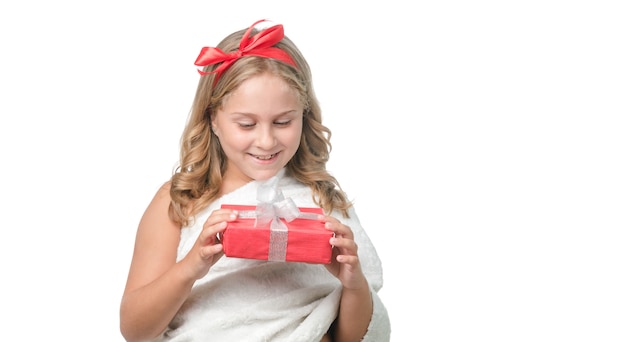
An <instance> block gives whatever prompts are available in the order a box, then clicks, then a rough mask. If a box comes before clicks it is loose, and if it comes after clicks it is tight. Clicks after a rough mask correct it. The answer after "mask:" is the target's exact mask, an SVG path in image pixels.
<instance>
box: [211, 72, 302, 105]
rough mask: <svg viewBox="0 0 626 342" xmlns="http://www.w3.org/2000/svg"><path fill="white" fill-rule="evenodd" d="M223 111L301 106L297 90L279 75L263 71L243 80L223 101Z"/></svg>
mask: <svg viewBox="0 0 626 342" xmlns="http://www.w3.org/2000/svg"><path fill="white" fill-rule="evenodd" d="M221 107H222V109H223V110H225V111H231V110H234V111H243V112H247V111H257V110H263V109H267V110H293V109H298V108H300V107H302V101H301V99H300V96H299V94H298V91H297V90H296V89H294V88H293V87H291V86H290V85H289V83H287V82H286V81H285V80H283V79H282V78H280V77H279V76H276V75H273V74H269V73H264V74H260V75H255V76H253V77H250V78H248V79H247V80H245V81H243V82H242V83H241V84H240V85H239V86H238V87H237V88H236V89H234V90H233V91H232V92H231V93H230V94H228V95H227V96H226V97H225V98H224V100H223V102H222V106H221Z"/></svg>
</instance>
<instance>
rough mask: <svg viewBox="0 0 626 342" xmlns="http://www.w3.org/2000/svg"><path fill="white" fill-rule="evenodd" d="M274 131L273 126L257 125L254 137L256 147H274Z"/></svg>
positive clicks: (269, 148)
mask: <svg viewBox="0 0 626 342" xmlns="http://www.w3.org/2000/svg"><path fill="white" fill-rule="evenodd" d="M275 133H276V132H274V128H273V127H271V126H269V127H267V126H265V127H259V129H258V130H257V137H256V144H257V147H259V148H260V149H263V150H271V149H272V148H274V147H275V146H276V143H277V140H276V135H275Z"/></svg>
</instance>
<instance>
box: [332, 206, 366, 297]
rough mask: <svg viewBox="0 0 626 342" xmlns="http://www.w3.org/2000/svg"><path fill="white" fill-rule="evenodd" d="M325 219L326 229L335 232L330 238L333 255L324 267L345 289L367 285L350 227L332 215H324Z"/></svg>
mask: <svg viewBox="0 0 626 342" xmlns="http://www.w3.org/2000/svg"><path fill="white" fill-rule="evenodd" d="M325 221H326V223H325V227H326V229H328V230H331V231H333V232H334V233H335V236H334V237H332V238H331V239H330V244H331V245H333V246H334V247H333V256H332V259H331V263H330V264H328V265H325V266H326V269H327V270H328V271H329V272H330V273H332V274H333V275H334V276H335V277H337V279H339V281H341V284H342V285H343V287H344V288H345V289H355V290H357V289H361V288H363V287H367V286H368V284H367V279H366V278H365V275H364V274H363V271H362V269H361V262H360V261H359V256H358V253H357V251H358V246H357V244H356V242H355V241H354V234H353V233H352V229H350V227H348V226H346V225H345V224H343V223H341V222H340V221H339V220H337V219H336V218H334V217H332V216H326V217H325Z"/></svg>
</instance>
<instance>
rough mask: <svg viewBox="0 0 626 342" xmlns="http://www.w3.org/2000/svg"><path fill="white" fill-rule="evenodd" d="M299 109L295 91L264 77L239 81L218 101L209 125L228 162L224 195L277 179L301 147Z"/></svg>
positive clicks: (271, 77)
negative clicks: (218, 103)
mask: <svg viewBox="0 0 626 342" xmlns="http://www.w3.org/2000/svg"><path fill="white" fill-rule="evenodd" d="M303 111H304V108H303V106H302V104H301V103H300V101H299V100H298V96H297V94H296V91H295V90H293V89H291V88H290V87H289V85H288V84H287V83H286V82H285V81H283V80H282V79H280V78H279V77H277V76H274V75H271V74H268V73H265V74H261V75H258V76H254V77H252V78H250V79H248V80H246V81H245V82H243V83H242V84H241V85H240V86H239V87H238V88H237V89H236V90H235V91H233V92H232V93H231V94H230V95H229V96H228V97H227V98H226V100H225V101H224V102H223V105H222V108H220V109H219V110H218V111H217V112H216V113H215V115H214V117H213V120H212V126H213V130H214V132H215V134H216V135H217V137H218V139H219V141H220V144H221V145H222V149H223V150H224V153H225V154H226V157H227V159H228V160H227V167H226V173H225V175H224V185H225V187H226V189H224V190H225V191H226V192H229V191H232V190H234V189H235V188H237V187H239V186H241V185H244V184H245V183H248V182H250V181H251V180H265V179H268V178H271V177H272V176H274V175H276V173H278V171H280V170H281V169H282V168H283V167H285V165H287V162H288V161H289V160H290V159H291V157H293V155H294V154H295V153H296V151H297V150H298V147H299V146H300V137H301V135H302V114H303Z"/></svg>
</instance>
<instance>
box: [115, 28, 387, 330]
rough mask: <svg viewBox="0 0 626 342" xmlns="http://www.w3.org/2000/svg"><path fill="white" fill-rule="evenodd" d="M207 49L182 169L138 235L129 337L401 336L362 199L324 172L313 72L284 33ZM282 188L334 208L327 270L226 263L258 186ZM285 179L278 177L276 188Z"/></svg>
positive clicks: (244, 37) (302, 200)
mask: <svg viewBox="0 0 626 342" xmlns="http://www.w3.org/2000/svg"><path fill="white" fill-rule="evenodd" d="M262 21H263V20H260V21H257V22H256V23H254V24H253V25H252V26H250V28H248V29H247V30H241V31H238V32H235V33H233V34H231V35H229V36H228V37H226V38H225V39H224V40H223V41H222V42H221V43H220V44H219V45H218V46H217V48H212V47H207V48H203V49H202V51H201V53H200V55H199V56H198V58H197V60H196V65H198V66H203V67H204V69H203V71H200V73H201V75H202V76H201V79H200V81H199V84H198V88H197V92H196V96H195V99H194V103H193V107H192V110H191V113H190V117H189V119H188V122H187V125H186V127H185V129H184V132H183V135H182V139H181V153H180V165H179V167H178V168H177V169H176V171H175V172H174V174H173V175H172V177H171V179H169V180H168V181H167V182H166V183H165V184H164V185H163V186H162V187H161V188H160V189H159V190H158V191H157V193H156V195H155V196H154V198H153V200H152V201H151V203H150V204H149V205H148V207H147V209H146V211H145V213H144V215H143V217H142V219H141V221H140V223H139V227H138V229H137V235H136V241H135V248H134V253H133V258H132V262H131V265H130V270H129V273H128V279H127V283H126V287H125V290H124V294H123V298H122V302H121V307H120V329H121V333H122V335H123V336H124V338H125V339H126V340H127V341H146V340H150V341H200V340H201V341H227V342H233V341H235V342H240V341H289V342H294V341H306V342H310V341H375V342H384V341H388V340H389V336H390V324H389V318H388V314H387V311H386V309H385V307H384V305H383V303H382V302H381V300H380V297H379V296H378V294H377V291H379V290H380V288H381V287H382V267H381V263H380V260H379V258H378V255H377V253H376V250H375V248H374V246H373V244H372V242H371V241H370V239H369V238H368V236H367V234H366V233H365V231H364V230H363V228H362V227H361V225H360V223H359V221H358V218H357V215H356V212H355V210H354V207H353V206H352V203H351V202H350V201H349V200H348V199H347V196H346V194H345V193H344V192H343V191H342V190H341V187H340V186H339V183H338V182H337V180H336V179H335V178H334V177H333V176H332V175H330V174H329V172H328V171H327V170H326V163H327V161H328V159H329V153H330V150H331V144H330V135H331V134H330V130H329V129H328V128H327V127H325V126H324V125H322V120H321V109H320V106H319V103H318V101H317V99H316V96H315V94H314V92H313V87H312V81H311V72H310V69H309V66H308V64H307V62H306V60H305V59H304V57H303V56H302V54H301V53H300V51H299V50H298V49H297V47H296V46H295V45H294V44H293V42H292V41H291V40H290V39H289V38H287V37H285V36H284V33H283V27H282V25H274V26H272V27H269V28H266V29H264V30H258V29H256V28H255V26H256V25H257V24H259V23H260V22H262ZM274 177H276V178H278V184H279V185H280V189H281V190H282V192H283V194H284V195H285V197H290V198H291V199H292V200H293V201H294V202H295V203H296V204H297V205H298V206H299V207H311V206H317V207H321V208H322V209H323V210H324V213H325V215H326V216H321V217H320V218H319V220H322V221H324V222H325V223H324V225H325V227H326V229H328V230H329V231H331V232H333V233H334V236H333V237H332V238H330V240H329V241H328V243H329V244H330V245H332V251H333V256H332V261H331V263H329V264H315V263H304V262H281V261H263V260H252V259H243V258H234V257H227V256H224V252H223V246H222V243H221V240H220V237H221V236H222V233H224V231H225V230H226V229H227V228H228V225H229V222H232V221H233V220H235V219H236V218H237V215H238V212H237V211H235V210H231V209H221V208H220V206H221V204H238V203H239V204H251V203H252V202H253V201H254V200H255V198H256V191H257V189H258V188H259V185H261V184H263V182H265V181H266V180H268V179H270V178H274ZM274 179H275V178H274Z"/></svg>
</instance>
